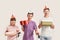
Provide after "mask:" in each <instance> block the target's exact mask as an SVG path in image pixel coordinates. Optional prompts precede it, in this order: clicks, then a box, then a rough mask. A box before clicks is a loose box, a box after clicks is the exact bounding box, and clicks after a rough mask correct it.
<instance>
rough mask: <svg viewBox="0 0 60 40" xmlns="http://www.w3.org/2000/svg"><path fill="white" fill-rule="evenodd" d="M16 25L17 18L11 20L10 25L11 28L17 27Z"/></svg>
mask: <svg viewBox="0 0 60 40" xmlns="http://www.w3.org/2000/svg"><path fill="white" fill-rule="evenodd" d="M15 24H16V19H15V18H11V19H10V25H11V26H15Z"/></svg>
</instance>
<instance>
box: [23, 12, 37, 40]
mask: <svg viewBox="0 0 60 40" xmlns="http://www.w3.org/2000/svg"><path fill="white" fill-rule="evenodd" d="M33 16H34V15H33V13H28V14H27V18H28V20H27V21H26V24H25V25H23V28H22V30H23V31H24V36H23V40H34V38H33V32H34V30H35V32H36V34H38V31H37V26H36V23H35V22H34V21H32V18H33ZM27 22H28V23H27Z"/></svg>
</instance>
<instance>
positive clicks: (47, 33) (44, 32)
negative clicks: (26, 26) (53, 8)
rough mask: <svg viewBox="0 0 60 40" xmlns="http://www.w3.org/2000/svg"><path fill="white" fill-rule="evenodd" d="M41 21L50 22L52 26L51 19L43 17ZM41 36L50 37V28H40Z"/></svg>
mask: <svg viewBox="0 0 60 40" xmlns="http://www.w3.org/2000/svg"><path fill="white" fill-rule="evenodd" d="M41 21H50V22H52V23H53V24H54V22H53V19H52V18H51V17H48V18H45V17H44V18H42V19H41ZM41 21H40V22H41ZM41 36H51V28H50V26H42V29H41Z"/></svg>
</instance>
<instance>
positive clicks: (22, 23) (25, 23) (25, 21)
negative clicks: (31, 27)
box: [20, 20, 28, 25]
mask: <svg viewBox="0 0 60 40" xmlns="http://www.w3.org/2000/svg"><path fill="white" fill-rule="evenodd" d="M20 24H21V25H27V24H28V21H27V20H24V21H20Z"/></svg>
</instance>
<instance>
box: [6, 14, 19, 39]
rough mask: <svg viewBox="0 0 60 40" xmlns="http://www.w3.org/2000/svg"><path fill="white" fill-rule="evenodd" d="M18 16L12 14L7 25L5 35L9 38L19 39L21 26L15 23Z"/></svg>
mask: <svg viewBox="0 0 60 40" xmlns="http://www.w3.org/2000/svg"><path fill="white" fill-rule="evenodd" d="M15 23H16V18H15V17H14V16H13V15H12V17H11V19H10V25H9V26H8V27H7V29H6V32H5V35H6V36H7V40H17V35H18V33H19V28H18V27H17V26H16V25H15Z"/></svg>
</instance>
